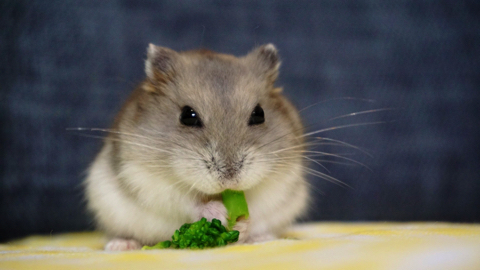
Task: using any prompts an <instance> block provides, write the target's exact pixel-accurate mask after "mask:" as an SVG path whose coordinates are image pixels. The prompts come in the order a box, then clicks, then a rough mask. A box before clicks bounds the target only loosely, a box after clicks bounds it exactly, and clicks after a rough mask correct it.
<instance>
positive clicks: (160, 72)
mask: <svg viewBox="0 0 480 270" xmlns="http://www.w3.org/2000/svg"><path fill="white" fill-rule="evenodd" d="M177 57H178V53H177V52H175V51H174V50H171V49H169V48H165V47H159V46H155V45H153V44H151V43H150V44H149V45H148V49H147V60H145V73H146V74H147V77H148V78H149V79H150V80H151V81H152V82H157V83H161V84H165V83H167V82H168V81H171V80H172V79H173V77H174V75H175V61H176V59H177Z"/></svg>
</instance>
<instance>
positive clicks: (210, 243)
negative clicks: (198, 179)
mask: <svg viewBox="0 0 480 270" xmlns="http://www.w3.org/2000/svg"><path fill="white" fill-rule="evenodd" d="M239 234H240V233H239V232H238V231H228V232H227V230H226V229H225V227H224V226H223V225H222V223H221V222H220V220H218V219H213V220H212V222H209V221H207V219H206V218H202V219H201V220H199V221H197V222H195V223H186V224H184V225H182V227H180V229H178V230H176V231H175V233H174V234H173V235H172V241H163V242H160V243H158V244H156V245H154V246H151V247H149V246H144V247H143V248H142V250H149V249H162V248H169V247H170V248H190V249H203V248H207V247H219V246H225V245H227V244H229V243H234V242H237V241H238V236H239Z"/></svg>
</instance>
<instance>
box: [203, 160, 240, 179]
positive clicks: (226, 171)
mask: <svg viewBox="0 0 480 270" xmlns="http://www.w3.org/2000/svg"><path fill="white" fill-rule="evenodd" d="M244 161H245V157H242V158H240V159H239V160H233V158H221V157H215V156H213V155H212V157H211V159H210V160H209V161H206V160H204V162H205V166H206V167H207V170H208V171H209V172H210V173H212V174H213V175H215V176H216V177H217V178H218V180H219V181H220V182H226V181H230V180H237V181H238V179H237V178H238V175H239V174H240V172H241V169H242V168H243V164H244Z"/></svg>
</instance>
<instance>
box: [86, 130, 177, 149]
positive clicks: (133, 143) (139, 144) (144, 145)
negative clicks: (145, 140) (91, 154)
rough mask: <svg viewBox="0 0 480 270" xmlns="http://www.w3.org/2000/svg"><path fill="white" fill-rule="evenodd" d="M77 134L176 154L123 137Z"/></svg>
mask: <svg viewBox="0 0 480 270" xmlns="http://www.w3.org/2000/svg"><path fill="white" fill-rule="evenodd" d="M77 135H79V136H84V137H88V138H94V139H105V140H110V141H116V142H122V143H126V144H130V145H136V146H140V147H142V148H146V149H150V150H155V151H158V152H164V153H169V154H174V153H173V152H171V151H168V150H165V149H160V148H156V147H152V146H149V145H146V144H141V143H136V142H132V141H127V140H122V139H115V138H109V137H102V136H96V135H88V134H77Z"/></svg>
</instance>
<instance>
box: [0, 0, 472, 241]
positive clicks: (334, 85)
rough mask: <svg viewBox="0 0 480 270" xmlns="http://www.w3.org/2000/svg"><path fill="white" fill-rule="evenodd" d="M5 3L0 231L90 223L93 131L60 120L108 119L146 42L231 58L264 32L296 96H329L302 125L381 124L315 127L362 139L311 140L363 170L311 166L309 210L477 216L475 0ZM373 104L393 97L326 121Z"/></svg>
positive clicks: (403, 217) (137, 76) (325, 214)
mask: <svg viewBox="0 0 480 270" xmlns="http://www.w3.org/2000/svg"><path fill="white" fill-rule="evenodd" d="M0 12H1V13H0V27H1V34H0V87H1V92H0V95H1V96H0V110H1V111H0V120H1V131H0V142H1V144H0V147H1V149H0V150H1V151H0V152H1V162H0V177H1V185H0V196H1V198H0V220H1V221H0V230H1V231H0V232H1V236H0V239H3V240H5V239H7V238H11V237H18V236H21V235H25V234H31V233H50V232H53V233H56V232H61V231H68V230H83V229H87V228H89V227H90V219H89V218H88V217H87V215H86V214H85V212H84V205H83V202H82V190H81V187H80V183H81V181H82V179H83V178H84V177H85V169H86V168H87V167H88V165H89V163H90V162H91V160H92V159H93V157H94V156H95V154H96V153H97V151H98V150H99V148H100V146H101V141H100V140H95V139H90V138H86V137H81V136H77V135H75V134H74V133H72V132H68V131H66V128H67V127H109V125H110V123H111V121H112V119H113V117H114V114H115V112H116V111H117V110H118V109H119V107H120V106H121V103H122V102H123V101H124V100H125V99H126V97H127V96H128V94H129V92H130V91H131V90H132V87H133V86H134V85H135V84H136V83H137V82H139V81H140V80H142V78H143V76H144V73H143V65H144V62H143V60H144V59H145V55H146V54H145V50H146V47H147V45H148V43H149V42H153V43H155V44H157V45H162V46H167V47H170V48H173V49H175V50H189V49H194V48H198V47H205V48H209V49H212V50H216V51H220V52H225V53H231V54H236V55H243V54H245V53H247V52H248V51H249V50H251V49H252V48H253V47H254V46H256V45H260V44H263V43H268V42H272V43H274V44H276V46H277V48H278V49H279V50H280V55H281V57H282V60H283V64H282V68H281V75H280V80H279V85H281V86H283V87H284V88H285V92H286V94H287V95H288V96H289V97H290V98H291V99H292V100H293V102H294V103H295V104H296V105H297V106H298V107H299V108H305V107H306V106H308V105H310V104H313V103H315V102H320V101H325V102H323V103H320V104H318V105H316V106H314V107H311V108H309V109H306V110H304V111H302V115H303V117H304V120H305V123H306V124H307V125H311V126H309V130H315V129H320V128H325V127H331V126H338V125H345V124H355V123H364V122H377V121H383V122H387V123H385V124H378V125H368V126H364V127H352V128H346V129H339V130H334V131H329V132H325V133H322V134H319V135H322V136H326V137H330V138H334V139H338V140H342V141H346V142H349V143H351V144H354V145H356V146H359V147H362V148H365V149H367V150H369V152H370V153H371V154H372V155H373V158H371V157H368V156H366V155H363V154H362V153H361V152H359V151H352V150H350V149H348V148H340V147H333V146H325V147H324V148H320V149H319V150H322V151H330V152H333V153H340V154H352V155H348V157H349V158H352V159H355V160H357V161H359V162H362V163H364V164H366V165H367V166H368V167H370V168H371V170H372V171H369V170H367V169H365V168H363V167H359V166H346V165H341V164H325V165H326V166H327V168H328V169H329V170H330V173H331V175H332V176H334V177H336V178H338V179H340V180H342V181H344V182H345V183H347V184H349V185H350V186H351V187H352V188H344V187H340V186H338V185H334V184H332V183H329V182H326V181H324V180H321V179H315V178H312V179H311V180H312V181H311V182H312V184H313V186H314V187H315V188H314V191H313V194H314V195H315V201H314V203H313V204H312V211H311V214H310V219H314V220H345V221H356V220H399V221H410V220H438V221H459V222H478V221H480V210H479V209H480V182H479V181H480V169H479V166H480V147H479V143H478V138H479V136H480V124H479V122H480V121H479V113H480V106H479V101H480V61H479V60H480V34H479V33H480V2H479V1H476V0H472V1H454V0H452V1H427V0H409V1H407V0H389V1H384V0H352V1H347V0H342V1H310V0H308V1H298V0H297V1H220V0H219V1H176V0H171V1H154V0H151V1H134V0H123V1H121V0H118V1H73V0H70V1H66V0H58V1H20V0H15V1H5V0H4V1H1V3H0ZM332 98H333V100H331V99H332ZM339 98H343V99H339ZM363 99H369V100H370V99H372V100H375V101H365V100H363ZM381 108H395V109H396V110H393V111H383V112H378V113H372V114H365V115H358V116H352V117H346V118H341V119H336V120H330V121H329V119H330V118H332V117H335V116H339V115H343V114H348V113H352V112H358V111H364V110H371V109H381ZM332 160H337V161H340V160H338V159H332ZM314 168H315V169H318V170H319V171H323V172H325V171H324V169H323V168H321V167H319V166H317V167H314Z"/></svg>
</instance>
